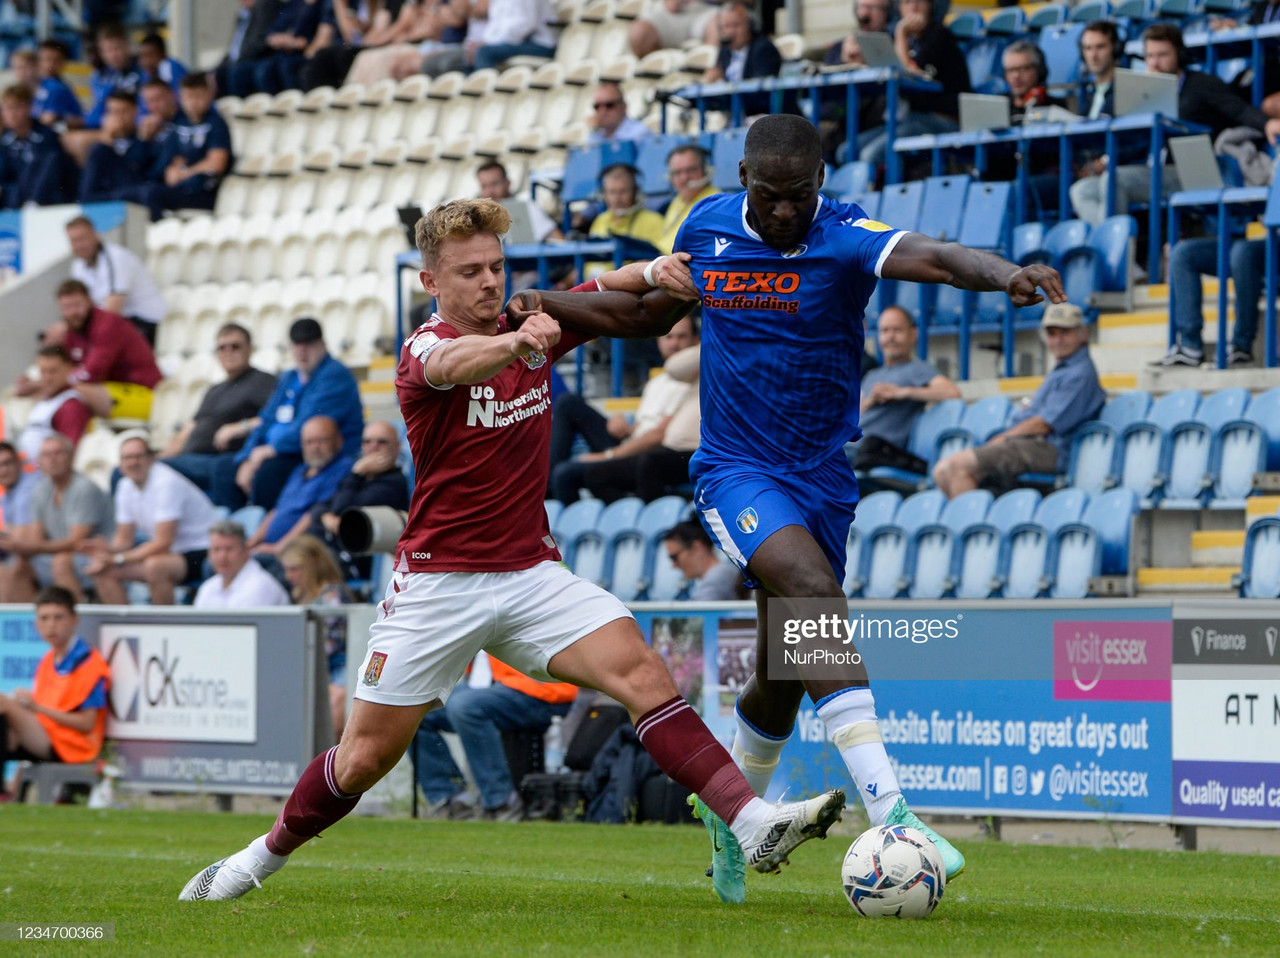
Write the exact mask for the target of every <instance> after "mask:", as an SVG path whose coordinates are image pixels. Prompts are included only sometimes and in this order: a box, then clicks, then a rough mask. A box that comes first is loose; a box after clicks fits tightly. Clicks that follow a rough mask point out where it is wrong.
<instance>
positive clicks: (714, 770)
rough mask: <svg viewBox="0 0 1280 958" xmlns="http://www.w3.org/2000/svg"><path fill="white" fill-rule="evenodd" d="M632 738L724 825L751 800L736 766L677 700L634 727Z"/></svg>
mask: <svg viewBox="0 0 1280 958" xmlns="http://www.w3.org/2000/svg"><path fill="white" fill-rule="evenodd" d="M636 735H637V736H638V737H639V739H640V744H641V745H643V746H644V747H645V751H647V752H648V753H649V754H650V755H651V756H652V757H653V760H654V761H655V762H657V763H658V765H659V766H660V767H661V768H662V770H663V771H664V772H666V773H667V774H668V775H670V776H671V777H672V778H673V779H675V780H676V781H677V782H679V783H680V784H681V785H683V786H684V787H685V788H687V789H689V791H691V792H694V793H696V794H697V795H698V797H699V798H701V799H702V800H703V801H704V802H706V804H707V807H708V808H710V809H711V810H712V811H713V812H715V813H716V814H717V815H719V816H720V818H721V819H722V820H723V821H724V822H725V823H726V824H733V820H734V819H735V818H737V817H738V813H739V812H740V811H742V809H743V808H744V807H746V805H747V803H748V802H750V801H751V800H752V799H753V798H755V797H756V793H755V792H753V791H752V790H751V786H750V785H748V784H747V780H746V779H745V778H743V777H742V772H740V771H739V770H738V766H736V765H734V764H733V759H732V758H730V757H729V753H728V752H727V751H725V747H724V746H723V745H721V744H720V743H719V742H717V741H716V739H715V736H714V735H712V734H711V732H710V731H709V730H708V729H707V727H706V725H704V724H703V723H702V719H700V718H699V717H698V713H697V712H695V711H694V710H693V709H692V708H690V707H689V703H688V702H686V701H685V700H684V699H683V698H682V697H681V696H679V695H677V696H676V697H675V698H673V699H669V700H667V701H666V702H663V703H662V704H661V705H659V706H658V707H657V708H655V709H650V710H649V711H648V712H645V713H644V715H642V716H640V718H639V719H638V720H637V721H636Z"/></svg>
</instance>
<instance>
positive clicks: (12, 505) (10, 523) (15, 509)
mask: <svg viewBox="0 0 1280 958" xmlns="http://www.w3.org/2000/svg"><path fill="white" fill-rule="evenodd" d="M39 478H40V474H39V473H35V472H27V471H26V470H23V471H22V472H20V473H18V483H17V485H15V486H13V487H12V488H9V489H6V490H5V491H4V495H3V496H0V509H2V510H4V511H3V519H4V528H5V529H7V530H8V531H9V532H13V531H14V530H16V529H17V528H18V526H25V525H26V524H27V523H28V522H30V521H31V490H32V489H34V488H35V487H36V482H37V480H39Z"/></svg>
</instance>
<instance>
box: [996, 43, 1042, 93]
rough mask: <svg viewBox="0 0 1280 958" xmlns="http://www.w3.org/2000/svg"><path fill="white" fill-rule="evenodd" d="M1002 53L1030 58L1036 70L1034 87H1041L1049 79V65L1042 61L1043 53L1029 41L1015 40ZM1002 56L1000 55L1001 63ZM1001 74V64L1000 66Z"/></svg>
mask: <svg viewBox="0 0 1280 958" xmlns="http://www.w3.org/2000/svg"><path fill="white" fill-rule="evenodd" d="M1004 53H1025V54H1026V55H1027V56H1029V57H1031V64H1032V66H1034V67H1035V68H1036V82H1035V83H1034V84H1033V86H1035V87H1043V86H1044V84H1045V81H1046V80H1048V79H1049V65H1048V64H1047V63H1045V61H1044V51H1043V50H1041V49H1040V48H1039V47H1038V46H1036V45H1035V44H1034V43H1032V42H1031V41H1030V40H1015V41H1014V42H1013V43H1011V44H1009V45H1008V46H1007V47H1005V48H1004ZM1003 58H1004V54H1001V60H1002V61H1003ZM1001 67H1002V72H1003V62H1002V64H1001Z"/></svg>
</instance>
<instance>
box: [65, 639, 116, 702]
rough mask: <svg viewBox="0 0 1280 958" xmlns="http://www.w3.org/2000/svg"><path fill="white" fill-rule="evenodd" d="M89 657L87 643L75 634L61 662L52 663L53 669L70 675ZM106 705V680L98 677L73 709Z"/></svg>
mask: <svg viewBox="0 0 1280 958" xmlns="http://www.w3.org/2000/svg"><path fill="white" fill-rule="evenodd" d="M88 657H89V645H88V643H87V642H85V640H84V639H82V638H80V636H78V635H77V636H76V637H75V638H74V639H72V640H71V646H70V648H68V649H67V654H66V655H64V656H63V657H62V661H61V662H55V663H54V664H53V671H54V672H56V673H57V674H58V675H63V676H66V675H70V674H71V673H72V672H74V671H75V670H76V669H78V668H79V667H80V665H81V663H82V662H84V660H85V659H87V658H88ZM106 707H107V681H106V679H98V682H97V684H96V685H95V686H94V687H93V690H92V691H91V692H90V693H89V696H88V698H86V699H85V700H84V701H83V702H81V703H80V704H79V705H77V706H76V707H75V711H77V712H80V711H83V710H84V709H104V708H106Z"/></svg>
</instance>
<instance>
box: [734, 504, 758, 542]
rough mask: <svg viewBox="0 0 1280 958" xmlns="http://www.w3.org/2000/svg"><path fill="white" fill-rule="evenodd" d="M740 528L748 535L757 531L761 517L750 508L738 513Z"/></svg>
mask: <svg viewBox="0 0 1280 958" xmlns="http://www.w3.org/2000/svg"><path fill="white" fill-rule="evenodd" d="M737 521H738V528H739V529H741V530H742V531H743V532H745V533H746V534H747V535H751V533H753V532H755V531H756V526H758V525H760V517H759V516H758V515H756V511H755V510H754V509H752V508H751V507H750V506H747V508H745V509H743V510H742V511H741V512H739V513H738V520H737Z"/></svg>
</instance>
